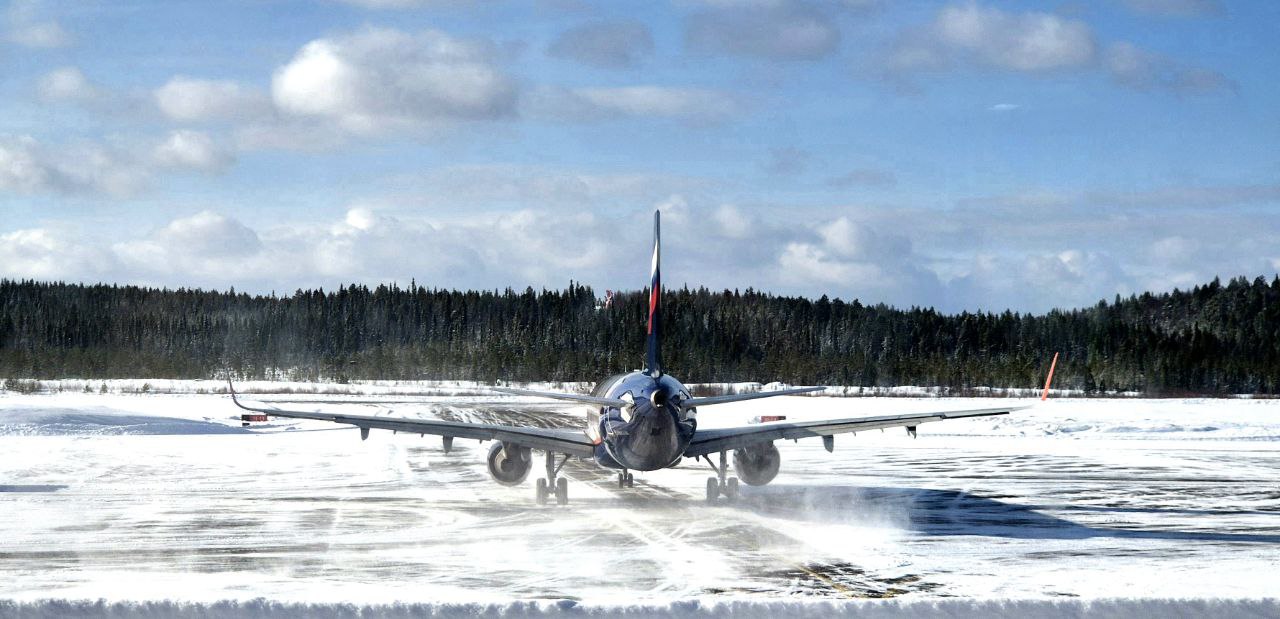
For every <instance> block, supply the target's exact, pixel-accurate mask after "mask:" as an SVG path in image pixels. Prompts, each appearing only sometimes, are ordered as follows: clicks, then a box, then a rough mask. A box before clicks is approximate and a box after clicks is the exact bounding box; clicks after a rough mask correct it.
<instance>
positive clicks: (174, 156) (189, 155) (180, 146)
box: [153, 129, 235, 172]
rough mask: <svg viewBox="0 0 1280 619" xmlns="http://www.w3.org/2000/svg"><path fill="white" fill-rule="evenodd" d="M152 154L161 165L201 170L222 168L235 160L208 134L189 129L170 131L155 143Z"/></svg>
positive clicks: (211, 170)
mask: <svg viewBox="0 0 1280 619" xmlns="http://www.w3.org/2000/svg"><path fill="white" fill-rule="evenodd" d="M153 154H154V157H155V160H156V162H157V163H159V164H160V165H162V166H167V167H171V168H188V169H192V170H199V171H202V172H217V171H220V170H223V169H225V168H226V167H227V166H229V165H231V163H232V162H233V161H234V160H235V157H234V155H232V153H230V152H229V151H227V150H225V149H223V148H221V147H220V146H218V145H217V144H216V143H215V142H214V141H213V138H211V137H209V135H208V134H206V133H203V132H200V131H192V130H189V129H180V130H176V131H171V132H170V133H169V135H168V137H167V138H165V140H164V141H163V142H161V143H160V144H157V145H156V147H155V150H154V151H153Z"/></svg>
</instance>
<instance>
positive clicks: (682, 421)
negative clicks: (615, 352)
mask: <svg viewBox="0 0 1280 619" xmlns="http://www.w3.org/2000/svg"><path fill="white" fill-rule="evenodd" d="M592 395H594V396H599V397H607V398H616V399H622V400H627V401H629V402H631V405H630V406H625V407H609V406H602V407H597V408H595V409H593V410H592V412H591V413H590V414H588V415H587V429H586V430H587V436H589V437H591V440H592V441H593V442H595V443H596V448H595V460H596V462H597V463H598V464H600V465H601V466H605V467H609V468H616V469H631V470H636V471H655V470H658V469H663V468H667V467H669V466H674V465H675V464H676V463H677V462H679V461H680V458H681V457H682V456H683V455H684V452H685V449H686V448H688V446H689V441H690V440H692V439H693V433H694V431H695V430H697V423H698V422H697V412H696V411H695V410H694V409H692V408H685V407H684V406H683V405H682V404H683V402H684V401H685V400H688V399H689V398H690V395H689V391H688V390H687V389H685V387H684V385H682V384H680V381H678V380H676V379H675V378H672V377H671V376H668V375H665V374H664V375H661V376H658V377H657V378H655V377H653V376H650V375H649V374H646V373H644V372H631V373H629V374H619V375H617V376H612V377H609V378H607V379H605V380H603V381H600V382H599V383H597V384H596V388H595V390H594V391H593V392H592Z"/></svg>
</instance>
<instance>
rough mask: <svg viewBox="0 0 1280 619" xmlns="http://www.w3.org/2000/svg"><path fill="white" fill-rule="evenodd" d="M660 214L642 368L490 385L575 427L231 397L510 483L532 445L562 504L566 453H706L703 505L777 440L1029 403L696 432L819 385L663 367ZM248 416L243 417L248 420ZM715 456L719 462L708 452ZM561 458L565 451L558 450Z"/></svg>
mask: <svg viewBox="0 0 1280 619" xmlns="http://www.w3.org/2000/svg"><path fill="white" fill-rule="evenodd" d="M660 232H661V213H660V212H658V211H655V212H654V214H653V256H652V263H651V278H650V282H649V316H648V323H647V330H648V334H647V340H646V351H645V368H644V369H643V370H638V371H633V372H629V373H626V374H618V375H614V376H610V377H608V378H606V379H604V380H602V381H600V382H598V383H596V384H595V388H594V389H593V390H592V391H591V393H590V394H589V395H582V394H575V393H559V392H544V391H533V390H528V389H514V388H505V387H491V389H492V390H493V391H496V392H499V393H503V394H508V395H519V396H535V397H543V398H552V399H556V400H563V401H568V402H575V403H579V404H586V405H588V406H589V407H590V408H589V410H588V411H587V413H586V418H585V427H584V428H583V429H582V430H572V429H552V428H535V427H521V426H508V425H498V424H488V423H467V422H456V421H443V420H435V419H412V418H402V417H391V416H382V417H373V416H365V415H348V414H342V413H324V412H311V411H297V410H284V409H280V408H276V407H274V406H249V405H246V404H244V403H242V402H241V401H240V399H239V397H238V395H237V394H236V391H235V386H234V385H233V384H231V381H230V379H228V381H227V384H228V386H229V388H230V392H231V398H232V400H233V402H235V404H236V406H239V407H240V408H242V409H245V410H248V411H253V412H255V413H260V415H254V416H252V417H253V418H254V420H262V419H265V417H263V416H262V414H265V415H267V416H272V417H286V418H293V419H312V420H320V421H331V422H334V423H341V424H348V425H353V426H356V427H358V428H360V438H361V440H364V439H367V438H369V431H370V430H371V429H378V430H392V431H395V432H405V433H411V434H419V435H427V434H431V435H435V436H440V437H442V438H443V446H444V451H445V452H446V453H448V452H449V451H450V450H452V448H453V439H455V438H461V439H473V440H479V441H493V445H492V446H491V447H490V448H489V454H488V457H487V465H488V469H489V474H490V475H491V476H492V477H493V479H494V481H496V482H498V483H499V484H503V485H507V486H516V485H519V484H522V483H524V481H525V479H526V478H528V476H529V472H530V470H531V469H532V468H533V454H532V452H533V451H534V450H537V451H542V452H544V455H545V458H544V461H545V466H546V477H540V478H538V480H537V483H536V484H535V498H536V501H537V503H538V504H539V505H545V504H546V503H547V502H548V500H549V498H550V497H551V496H552V495H554V497H555V499H556V503H557V504H560V505H565V504H567V503H568V502H569V482H568V480H567V479H566V478H565V477H563V476H561V475H560V471H561V469H562V468H563V467H564V465H565V463H567V462H568V461H569V459H570V458H574V457H577V458H580V459H583V460H590V461H594V462H595V464H597V465H598V466H601V467H604V468H608V469H616V470H617V471H618V486H619V487H632V486H633V485H634V483H635V477H634V474H633V473H632V471H656V470H659V469H664V468H671V467H674V466H676V465H678V464H679V463H681V461H682V460H683V459H685V458H693V459H695V460H696V459H699V458H701V459H703V460H705V461H706V463H707V464H708V465H710V467H711V469H712V470H713V471H714V472H715V476H714V477H709V478H708V479H707V494H706V499H707V501H708V502H714V501H716V500H717V499H719V498H720V497H721V496H723V497H725V498H726V499H730V500H732V499H736V498H737V497H738V492H739V489H738V480H739V478H740V479H741V480H742V482H743V483H746V484H747V485H750V486H762V485H764V484H767V483H769V482H770V481H773V479H774V477H776V476H777V474H778V470H779V468H780V466H781V462H782V456H781V454H780V453H779V452H778V448H777V446H775V445H774V441H778V440H784V439H792V440H798V439H802V438H816V437H820V438H821V439H822V442H823V446H824V447H825V448H826V450H827V451H828V452H831V451H833V449H834V437H835V435H836V434H843V433H847V432H862V431H866V430H875V429H881V430H883V429H885V428H897V427H905V428H906V429H907V433H908V434H910V435H911V436H912V437H914V436H915V435H916V428H917V426H919V425H920V424H922V423H929V422H934V421H946V420H951V419H968V418H973V417H987V416H993V415H1007V414H1009V413H1011V412H1014V411H1017V410H1023V409H1026V408H1030V406H999V407H994V408H979V409H971V410H954V411H942V412H925V413H912V414H906V415H880V416H872V417H856V418H847V419H830V420H819V421H786V420H785V417H784V416H777V419H778V420H776V421H764V422H761V423H756V424H751V425H747V426H741V427H731V428H715V429H705V430H699V429H698V409H700V408H703V407H707V406H716V405H720V404H728V403H731V402H741V401H744V400H754V399H759V398H769V397H776V396H785V395H795V394H801V393H808V392H813V391H820V390H823V389H825V387H800V388H790V389H778V390H775V391H761V392H755V393H743V394H731V395H715V396H707V397H694V396H693V395H691V394H690V392H689V390H688V389H686V388H685V386H684V385H683V384H682V383H681V382H680V381H679V380H676V378H675V377H674V376H672V375H670V374H667V373H666V372H665V371H664V370H663V367H662V361H661V354H660V353H661V334H662V328H661V327H662V303H661V301H662V278H661V268H660V262H661V254H662V250H661V234H660ZM1057 361H1058V357H1057V355H1056V354H1055V355H1054V357H1053V363H1052V364H1051V366H1050V368H1049V376H1048V379H1047V380H1046V381H1045V387H1044V394H1043V395H1042V396H1041V400H1043V399H1045V398H1047V397H1048V393H1049V383H1050V382H1051V381H1052V380H1053V369H1054V367H1056V366H1057ZM249 417H250V416H245V419H248V418H249ZM729 452H733V468H734V471H735V472H736V473H737V477H730V476H729V475H728V459H729V458H728V454H729ZM713 454H718V456H719V458H718V463H717V462H713V461H712V459H711V456H712V455H713ZM557 456H562V457H557Z"/></svg>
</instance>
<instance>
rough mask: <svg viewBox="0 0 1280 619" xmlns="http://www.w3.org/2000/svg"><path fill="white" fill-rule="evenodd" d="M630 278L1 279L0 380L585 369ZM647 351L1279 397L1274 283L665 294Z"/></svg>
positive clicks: (461, 375)
mask: <svg viewBox="0 0 1280 619" xmlns="http://www.w3.org/2000/svg"><path fill="white" fill-rule="evenodd" d="M647 295H648V292H647V290H639V291H634V292H623V293H619V294H617V295H615V296H614V297H613V299H612V302H611V304H610V305H609V306H607V307H605V306H603V305H602V304H601V302H600V301H599V300H598V299H597V297H596V294H595V292H594V291H593V290H592V289H591V288H590V287H587V286H584V285H581V284H578V283H573V282H571V283H570V285H569V286H568V287H567V288H565V289H563V290H540V291H535V290H533V289H532V288H527V289H525V290H523V291H516V290H511V289H507V290H502V291H496V290H495V291H474V290H470V291H458V290H444V289H438V288H427V287H423V286H420V285H418V284H416V283H413V284H410V285H409V286H408V287H399V286H396V285H380V286H377V287H374V288H370V287H367V286H363V285H351V286H342V287H340V288H338V289H337V290H336V291H328V292H326V291H324V290H299V291H297V292H295V293H294V294H293V295H292V296H276V295H274V294H272V295H249V294H245V293H241V292H236V291H235V290H234V289H232V290H229V291H226V292H221V291H207V290H189V289H179V290H168V289H155V288H143V287H136V286H119V285H104V284H99V285H83V284H67V283H51V282H37V281H13V280H0V377H16V378H66V377H76V378H121V377H148V378H212V377H217V376H222V375H224V374H225V372H226V371H227V370H229V371H230V372H231V373H232V374H233V375H234V376H236V377H239V378H244V379H249V378H253V379H291V380H336V381H346V380H353V379H375V378H378V379H466V380H481V381H494V380H499V379H506V380H517V381H525V380H558V381H559V380H563V381H592V380H598V379H599V378H601V377H602V376H604V375H606V374H608V373H613V372H618V371H627V370H633V369H638V368H640V367H641V366H642V365H643V354H644V337H645V321H646V317H647V310H648V304H647ZM663 301H664V323H663V324H662V330H663V362H664V365H665V368H666V369H667V370H668V371H670V372H671V373H673V374H675V375H676V376H679V377H681V378H682V379H686V380H690V381H695V382H730V381H734V382H736V381H762V382H763V381H774V380H780V381H785V382H789V383H794V384H832V385H861V386H893V385H907V384H910V385H928V386H941V387H945V388H950V389H956V390H961V389H965V388H969V387H976V386H990V387H1032V386H1035V385H1036V384H1037V383H1038V382H1040V381H1042V380H1043V376H1044V373H1045V372H1046V370H1047V369H1048V368H1047V366H1048V361H1049V358H1050V357H1051V356H1052V354H1053V352H1055V351H1059V352H1061V353H1062V359H1061V361H1060V362H1059V367H1058V372H1057V379H1056V380H1055V385H1057V386H1062V387H1070V388H1077V389H1084V390H1086V391H1089V392H1106V391H1115V390H1124V391H1129V390H1134V391H1142V392H1146V393H1149V394H1179V393H1205V394H1216V393H1259V394H1276V393H1278V392H1280V277H1275V278H1273V279H1272V280H1271V281H1270V282H1268V281H1267V280H1266V279H1264V278H1261V277H1259V278H1257V279H1255V280H1252V281H1250V280H1248V279H1245V278H1236V279H1232V280H1231V281H1230V282H1228V283H1226V284H1225V285H1224V284H1222V283H1221V282H1220V281H1219V280H1217V279H1215V280H1214V281H1213V282H1210V283H1208V284H1205V285H1202V286H1196V287H1194V288H1192V289H1191V290H1175V291H1173V292H1169V293H1163V294H1151V293H1144V294H1142V295H1135V296H1130V297H1128V298H1121V297H1119V296H1117V297H1116V298H1115V299H1114V300H1112V301H1110V302H1107V301H1101V302H1099V303H1098V304H1097V305H1095V306H1093V307H1088V308H1081V309H1074V310H1054V311H1050V312H1048V313H1045V314H1039V315H1036V314H1029V313H1019V312H1012V311H1005V312H999V313H992V312H976V313H971V312H961V313H958V314H943V313H940V312H937V311H935V310H933V309H929V308H918V307H913V308H910V309H896V308H893V307H889V306H886V305H882V304H877V305H864V304H862V303H860V302H858V301H857V300H853V301H847V302H846V301H843V300H840V299H829V298H828V297H826V296H823V297H821V298H819V299H809V298H803V297H789V296H778V295H774V294H769V293H765V292H760V291H756V290H752V289H747V290H745V291H739V290H722V291H713V290H708V289H706V288H697V289H690V288H681V289H676V290H668V291H666V294H665V296H664V298H663Z"/></svg>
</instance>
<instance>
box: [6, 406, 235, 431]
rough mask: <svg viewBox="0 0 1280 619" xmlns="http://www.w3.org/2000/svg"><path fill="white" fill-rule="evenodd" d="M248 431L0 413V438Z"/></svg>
mask: <svg viewBox="0 0 1280 619" xmlns="http://www.w3.org/2000/svg"><path fill="white" fill-rule="evenodd" d="M246 432H248V430H244V429H242V428H237V427H233V426H228V425H226V424H222V423H216V422H211V421H204V420H196V419H182V418H176V417H152V416H147V415H126V414H118V413H111V412H103V413H86V412H83V411H80V410H77V409H56V408H54V409H40V408H36V409H17V410H7V411H3V412H0V435H9V436H118V435H124V434H146V435H175V434H244V433H246Z"/></svg>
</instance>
